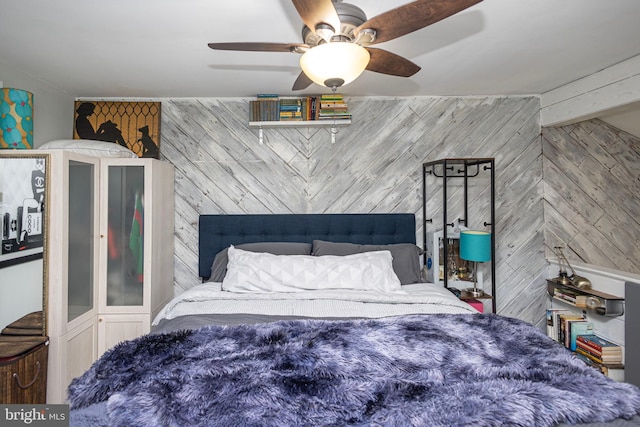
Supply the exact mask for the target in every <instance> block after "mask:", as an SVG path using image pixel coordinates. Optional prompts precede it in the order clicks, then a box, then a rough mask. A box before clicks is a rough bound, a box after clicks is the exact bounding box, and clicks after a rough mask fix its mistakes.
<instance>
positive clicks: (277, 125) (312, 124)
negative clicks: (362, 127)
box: [249, 119, 351, 128]
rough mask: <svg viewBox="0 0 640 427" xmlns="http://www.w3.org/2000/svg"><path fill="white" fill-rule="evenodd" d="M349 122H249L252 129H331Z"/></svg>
mask: <svg viewBox="0 0 640 427" xmlns="http://www.w3.org/2000/svg"><path fill="white" fill-rule="evenodd" d="M350 124H351V120H345V119H342V120H270V121H263V122H249V127H252V128H303V127H307V128H311V127H332V126H349V125H350Z"/></svg>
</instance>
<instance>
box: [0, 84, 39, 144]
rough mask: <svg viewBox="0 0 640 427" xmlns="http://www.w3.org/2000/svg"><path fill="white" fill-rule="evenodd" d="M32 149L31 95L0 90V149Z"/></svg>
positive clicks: (25, 92)
mask: <svg viewBox="0 0 640 427" xmlns="http://www.w3.org/2000/svg"><path fill="white" fill-rule="evenodd" d="M31 147H33V94H32V93H31V92H27V91H26V90H22V89H11V88H0V148H31Z"/></svg>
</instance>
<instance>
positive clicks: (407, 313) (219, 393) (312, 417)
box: [68, 214, 640, 427]
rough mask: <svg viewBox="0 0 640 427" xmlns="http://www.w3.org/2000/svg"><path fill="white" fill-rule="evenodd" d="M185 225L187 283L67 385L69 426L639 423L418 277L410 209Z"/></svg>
mask: <svg viewBox="0 0 640 427" xmlns="http://www.w3.org/2000/svg"><path fill="white" fill-rule="evenodd" d="M199 230H200V235H199V258H200V259H199V275H200V277H201V278H202V283H201V284H198V285H196V286H194V287H193V288H191V289H190V290H188V291H186V292H184V293H183V294H181V295H178V296H177V297H176V298H174V300H173V301H171V302H170V303H169V304H168V305H167V306H166V307H165V308H164V309H163V310H162V312H161V313H160V314H159V315H158V317H157V318H156V319H155V321H154V330H153V332H152V333H150V334H147V335H145V336H142V337H140V338H137V339H134V340H131V341H126V342H123V343H120V344H118V345H117V346H115V347H114V348H112V349H111V350H109V351H107V352H106V353H105V354H104V355H103V356H102V357H101V358H100V359H99V360H98V361H97V362H96V363H95V364H94V365H93V366H92V367H91V368H90V369H89V370H88V371H87V372H86V373H85V374H83V375H82V376H81V377H78V378H76V379H74V381H73V382H72V384H71V385H70V387H69V398H68V400H69V403H70V408H71V412H70V420H71V425H78V426H131V425H145V426H147V425H148V426H151V425H163V426H225V427H228V426H458V425H459V426H467V425H468V426H471V425H473V426H555V425H569V424H572V425H590V426H607V427H613V426H631V425H640V417H639V416H638V414H639V413H640V391H639V390H638V388H636V387H635V386H633V385H630V384H626V383H617V382H615V381H612V380H610V379H609V378H607V377H605V376H604V375H602V374H600V373H599V372H597V371H596V370H595V369H593V368H591V367H589V366H587V365H586V364H584V363H583V362H581V361H580V360H578V359H576V358H575V357H573V356H572V354H571V353H570V352H568V351H567V350H565V349H564V348H563V347H561V346H559V345H558V344H557V343H555V342H554V341H552V340H551V339H549V338H547V337H546V335H545V334H544V333H542V332H541V331H539V330H537V329H536V328H534V327H533V326H531V325H530V324H527V323H525V322H523V321H520V320H517V319H513V318H508V317H504V316H499V315H495V314H481V313H478V312H477V311H475V310H474V309H473V308H472V307H471V306H469V305H468V304H466V303H464V302H462V301H460V300H458V299H457V298H455V296H454V295H453V294H452V293H451V292H449V291H448V290H446V289H443V288H442V287H440V286H436V285H434V284H429V283H423V280H422V276H421V273H420V263H419V249H418V248H417V246H416V245H415V243H416V242H415V236H416V228H415V217H414V215H412V214H322V215H321V214H318V215H315V214H307V215H202V216H201V217H200V224H199Z"/></svg>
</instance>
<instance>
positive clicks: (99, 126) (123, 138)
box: [73, 101, 161, 159]
mask: <svg viewBox="0 0 640 427" xmlns="http://www.w3.org/2000/svg"><path fill="white" fill-rule="evenodd" d="M160 112H161V108H160V103H159V102H135V101H133V102H124V101H123V102H114V101H75V120H74V125H73V138H74V139H92V140H96V141H106V142H113V143H114V144H120V145H122V146H123V147H127V148H128V149H130V150H131V151H133V152H134V153H136V154H137V155H138V157H152V158H156V159H158V158H160Z"/></svg>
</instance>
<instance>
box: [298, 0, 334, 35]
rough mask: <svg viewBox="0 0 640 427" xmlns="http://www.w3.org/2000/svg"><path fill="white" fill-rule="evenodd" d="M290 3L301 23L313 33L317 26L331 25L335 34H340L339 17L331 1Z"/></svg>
mask: <svg viewBox="0 0 640 427" xmlns="http://www.w3.org/2000/svg"><path fill="white" fill-rule="evenodd" d="M292 1H293V5H294V6H295V7H296V10H297V11H298V15H300V18H302V22H304V24H305V25H306V26H307V27H309V29H310V30H311V31H313V32H314V33H315V32H316V27H317V26H318V24H328V25H331V26H332V27H333V31H334V32H335V33H339V32H340V17H339V16H338V12H336V8H335V7H334V6H333V2H332V1H331V0H292Z"/></svg>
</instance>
